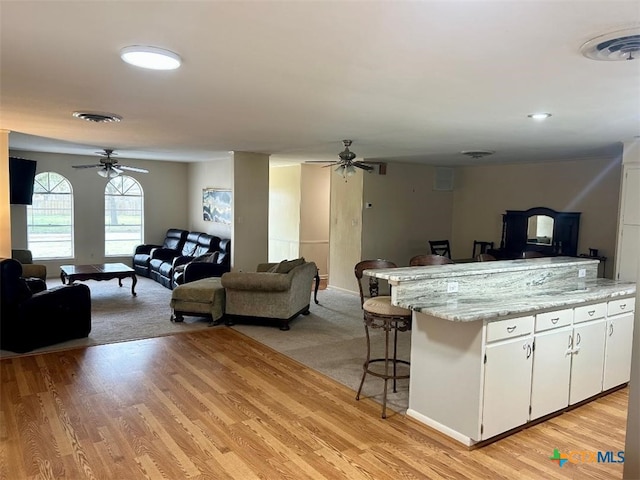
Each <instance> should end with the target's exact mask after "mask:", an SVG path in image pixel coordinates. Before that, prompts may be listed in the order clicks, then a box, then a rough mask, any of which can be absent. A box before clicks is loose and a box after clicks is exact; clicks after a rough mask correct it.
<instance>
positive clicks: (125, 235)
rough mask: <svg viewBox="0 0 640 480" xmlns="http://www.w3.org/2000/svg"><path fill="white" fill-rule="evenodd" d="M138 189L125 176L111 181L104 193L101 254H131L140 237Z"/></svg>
mask: <svg viewBox="0 0 640 480" xmlns="http://www.w3.org/2000/svg"><path fill="white" fill-rule="evenodd" d="M143 206H144V197H143V195H142V187H141V186H140V184H139V183H138V181H137V180H136V179H134V178H132V177H128V176H126V175H118V176H117V177H115V178H113V179H111V180H110V181H109V183H107V186H106V188H105V191H104V254H105V256H107V257H108V256H115V255H118V256H121V255H133V251H134V250H135V248H136V246H137V245H140V244H141V243H144V238H143V228H142V225H143V223H142V220H143V215H142V212H143Z"/></svg>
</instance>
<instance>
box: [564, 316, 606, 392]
mask: <svg viewBox="0 0 640 480" xmlns="http://www.w3.org/2000/svg"><path fill="white" fill-rule="evenodd" d="M605 327H606V321H605V319H600V320H593V321H591V322H584V323H579V324H576V325H575V326H574V328H573V347H572V350H573V351H572V355H571V384H570V386H569V405H573V404H574V403H578V402H580V401H582V400H585V399H587V398H589V397H592V396H593V395H597V394H598V393H600V392H601V391H602V371H603V366H604V340H605V339H604V334H605Z"/></svg>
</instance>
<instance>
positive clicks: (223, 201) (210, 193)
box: [202, 188, 233, 225]
mask: <svg viewBox="0 0 640 480" xmlns="http://www.w3.org/2000/svg"><path fill="white" fill-rule="evenodd" d="M232 199H233V195H232V193H231V190H229V189H221V188H203V189H202V218H203V219H204V220H206V221H208V222H216V223H222V224H224V225H231V202H232Z"/></svg>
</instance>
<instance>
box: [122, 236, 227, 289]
mask: <svg viewBox="0 0 640 480" xmlns="http://www.w3.org/2000/svg"><path fill="white" fill-rule="evenodd" d="M170 231H171V230H170ZM167 233H169V232H167ZM176 238H177V237H176ZM165 240H166V239H165ZM230 248H231V241H230V240H229V239H221V238H219V237H216V236H215V235H209V234H207V233H201V232H187V234H186V238H185V239H184V242H182V243H180V242H176V248H170V247H155V248H151V249H150V253H149V267H148V271H149V275H147V276H149V277H150V278H152V279H153V280H155V281H156V282H158V283H160V284H162V285H164V286H165V287H167V288H171V289H173V288H174V286H176V285H179V284H181V283H184V282H185V278H186V279H189V280H187V281H193V280H197V279H200V278H206V277H219V276H221V275H222V274H223V273H225V272H228V271H230V269H231V258H230ZM145 250H146V249H142V248H141V249H140V254H142V253H141V252H143V251H145ZM136 252H138V248H136ZM215 252H218V253H217V254H216V255H215V258H211V260H214V261H209V260H210V259H209V258H207V259H206V260H205V259H204V258H201V257H203V256H205V255H207V254H213V253H215ZM140 259H141V257H138V260H139V261H140ZM200 260H201V262H200ZM135 262H136V257H135V255H134V265H135ZM197 263H202V265H197V266H195V267H193V265H192V264H197ZM180 266H184V267H182V268H178V267H180ZM192 267H193V268H192ZM142 270H143V268H142V266H140V267H139V270H136V272H138V271H140V272H142ZM190 271H191V272H190ZM141 274H142V275H144V274H143V273H141Z"/></svg>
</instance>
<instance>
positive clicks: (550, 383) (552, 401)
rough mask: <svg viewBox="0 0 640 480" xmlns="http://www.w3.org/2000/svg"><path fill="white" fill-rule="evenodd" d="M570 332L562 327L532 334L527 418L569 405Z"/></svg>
mask: <svg viewBox="0 0 640 480" xmlns="http://www.w3.org/2000/svg"><path fill="white" fill-rule="evenodd" d="M572 333H573V329H572V328H571V327H566V328H558V329H555V330H550V331H546V332H543V333H539V334H536V336H535V348H534V352H533V373H532V378H531V415H530V419H531V420H534V419H536V418H540V417H542V416H544V415H548V414H549V413H552V412H555V411H557V410H561V409H563V408H565V407H566V406H567V405H569V378H570V372H571V343H572V338H573V337H572Z"/></svg>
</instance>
